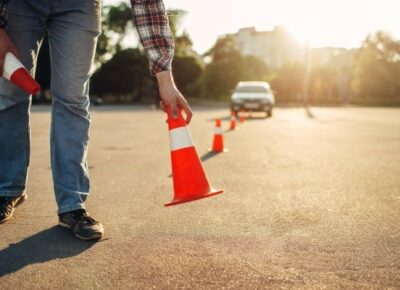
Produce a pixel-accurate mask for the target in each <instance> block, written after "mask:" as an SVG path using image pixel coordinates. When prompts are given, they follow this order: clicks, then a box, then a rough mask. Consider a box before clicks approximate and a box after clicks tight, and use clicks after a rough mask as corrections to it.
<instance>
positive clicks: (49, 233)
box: [0, 226, 94, 277]
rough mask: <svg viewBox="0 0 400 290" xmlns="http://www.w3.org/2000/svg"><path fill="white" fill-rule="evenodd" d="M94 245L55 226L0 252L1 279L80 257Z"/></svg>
mask: <svg viewBox="0 0 400 290" xmlns="http://www.w3.org/2000/svg"><path fill="white" fill-rule="evenodd" d="M93 245H94V242H86V241H77V239H76V238H75V237H74V236H73V235H72V234H71V232H69V231H67V230H65V229H63V228H61V227H59V226H54V227H52V228H49V229H46V230H44V231H42V232H39V233H37V234H35V235H33V236H31V237H29V238H26V239H24V240H22V241H20V242H18V243H16V244H10V245H9V246H8V247H7V248H6V249H4V250H0V277H2V276H4V275H7V274H11V273H14V272H17V271H19V270H21V269H22V268H24V267H25V266H28V265H31V264H36V263H43V262H47V261H51V260H53V259H60V258H68V257H73V256H76V255H79V254H80V253H82V252H84V251H86V250H87V249H89V248H90V247H92V246H93Z"/></svg>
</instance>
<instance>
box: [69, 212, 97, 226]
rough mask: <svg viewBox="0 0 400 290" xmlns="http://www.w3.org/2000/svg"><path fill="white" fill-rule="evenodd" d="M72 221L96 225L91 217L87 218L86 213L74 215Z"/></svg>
mask: <svg viewBox="0 0 400 290" xmlns="http://www.w3.org/2000/svg"><path fill="white" fill-rule="evenodd" d="M74 220H75V221H76V222H77V223H78V222H82V221H84V222H88V223H90V224H92V225H94V224H95V223H96V220H95V219H94V218H92V217H91V216H89V215H88V214H87V213H86V212H83V213H79V214H76V215H75V216H74Z"/></svg>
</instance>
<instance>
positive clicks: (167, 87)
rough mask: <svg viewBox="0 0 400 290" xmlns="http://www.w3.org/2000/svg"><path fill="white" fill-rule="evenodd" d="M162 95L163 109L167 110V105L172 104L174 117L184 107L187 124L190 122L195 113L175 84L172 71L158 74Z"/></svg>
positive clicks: (161, 103)
mask: <svg viewBox="0 0 400 290" xmlns="http://www.w3.org/2000/svg"><path fill="white" fill-rule="evenodd" d="M156 77H157V81H158V86H159V89H160V95H161V99H162V101H161V102H160V106H161V109H163V110H164V111H166V107H167V106H170V107H171V110H172V117H173V118H175V119H176V118H177V117H178V110H180V109H183V110H184V111H185V114H186V124H189V123H190V120H191V119H192V116H193V113H192V110H191V109H190V107H189V104H188V102H187V101H186V99H185V97H184V96H182V94H181V92H180V91H179V90H178V89H177V87H176V86H175V82H174V78H173V76H172V73H171V72H170V71H164V72H160V73H158V74H157V75H156Z"/></svg>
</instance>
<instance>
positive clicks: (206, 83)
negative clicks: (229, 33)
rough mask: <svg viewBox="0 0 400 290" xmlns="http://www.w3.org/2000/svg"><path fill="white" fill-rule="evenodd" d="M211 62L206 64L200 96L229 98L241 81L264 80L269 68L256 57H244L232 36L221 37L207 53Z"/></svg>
mask: <svg viewBox="0 0 400 290" xmlns="http://www.w3.org/2000/svg"><path fill="white" fill-rule="evenodd" d="M207 55H208V56H210V57H211V60H212V61H211V62H210V63H209V64H208V65H207V66H206V68H205V72H204V76H203V78H202V82H201V89H200V96H201V97H204V98H212V99H227V98H228V97H229V94H230V92H231V91H232V90H233V89H234V88H235V86H236V84H237V83H238V82H239V81H262V80H265V79H266V78H267V75H268V68H267V67H266V65H265V64H264V63H263V62H262V60H259V59H258V58H255V57H243V56H242V55H241V54H240V53H239V51H237V50H236V48H235V45H234V42H233V39H232V38H231V37H225V38H221V39H219V40H218V41H217V43H216V44H215V46H214V47H213V48H212V49H211V50H210V51H209V52H208V53H207Z"/></svg>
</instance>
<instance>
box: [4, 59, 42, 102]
mask: <svg viewBox="0 0 400 290" xmlns="http://www.w3.org/2000/svg"><path fill="white" fill-rule="evenodd" d="M3 77H4V78H6V79H7V80H9V81H11V82H12V83H14V84H15V85H17V86H18V87H20V88H21V89H22V90H24V91H25V92H27V93H28V94H31V95H36V94H37V93H38V92H39V91H40V86H39V84H38V83H37V82H36V81H35V80H34V78H32V76H31V75H30V74H29V72H28V71H27V70H26V68H25V67H24V66H23V65H22V63H21V62H20V61H19V60H18V59H17V58H16V57H15V56H14V54H12V53H11V52H7V53H6V57H5V60H4V72H3Z"/></svg>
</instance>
